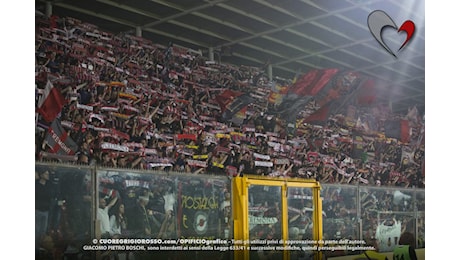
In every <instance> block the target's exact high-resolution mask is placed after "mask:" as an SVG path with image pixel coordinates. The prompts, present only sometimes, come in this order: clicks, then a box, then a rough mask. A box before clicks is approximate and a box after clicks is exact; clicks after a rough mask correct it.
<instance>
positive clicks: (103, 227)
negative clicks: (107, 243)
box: [97, 197, 118, 238]
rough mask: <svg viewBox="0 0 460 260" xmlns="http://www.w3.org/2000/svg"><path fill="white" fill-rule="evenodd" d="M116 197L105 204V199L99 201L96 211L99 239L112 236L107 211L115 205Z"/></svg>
mask: <svg viewBox="0 0 460 260" xmlns="http://www.w3.org/2000/svg"><path fill="white" fill-rule="evenodd" d="M117 200H118V197H114V198H112V200H111V201H110V202H109V204H107V201H106V200H105V198H100V199H99V207H98V209H97V219H98V220H99V223H100V234H101V238H111V237H112V236H113V233H112V228H111V226H110V217H109V210H110V209H111V208H112V207H113V205H115V203H117Z"/></svg>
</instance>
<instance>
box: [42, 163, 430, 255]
mask: <svg viewBox="0 0 460 260" xmlns="http://www.w3.org/2000/svg"><path fill="white" fill-rule="evenodd" d="M35 165H36V179H37V178H38V176H39V174H40V173H42V172H45V171H48V172H49V176H50V177H49V181H48V182H49V184H50V186H49V188H50V189H51V191H52V192H51V194H52V196H51V200H52V203H51V207H50V209H49V213H48V221H47V224H46V230H47V231H48V232H46V234H44V233H42V234H37V230H40V229H37V227H38V226H39V225H43V224H40V223H37V213H36V250H37V254H40V255H46V254H52V255H54V256H71V255H72V256H74V257H75V258H76V259H91V256H92V255H94V254H95V253H96V252H95V251H97V252H100V251H104V250H99V251H98V250H95V249H97V248H96V247H98V246H101V248H99V249H104V248H105V247H107V246H109V247H110V246H112V249H113V250H108V251H117V250H116V249H117V248H116V247H113V246H114V245H115V244H112V245H111V244H110V243H111V242H110V241H111V240H104V239H107V237H106V236H105V235H106V234H102V233H101V229H100V222H99V220H98V214H97V211H98V210H97V209H98V207H99V203H100V200H101V199H103V200H104V201H106V202H107V203H108V204H110V203H111V202H112V201H114V202H115V204H114V205H113V206H112V207H111V208H110V210H109V212H108V213H109V216H111V215H113V214H115V212H116V211H117V210H118V208H119V206H120V205H121V204H123V205H124V208H125V211H124V212H125V216H126V219H127V223H128V224H127V226H124V227H122V228H121V231H122V232H121V233H120V234H118V235H116V236H113V234H112V236H110V238H111V239H112V238H120V239H134V238H135V239H139V241H135V240H132V241H129V240H125V241H122V243H123V242H129V243H130V244H131V245H132V243H131V242H133V243H134V244H136V243H137V244H136V247H133V249H136V248H141V247H150V246H152V248H158V250H157V252H155V253H156V254H173V252H174V254H181V252H180V251H181V250H180V248H178V247H177V244H174V243H177V241H181V242H184V241H191V240H194V241H195V242H196V241H199V242H203V241H204V242H205V244H206V243H208V242H210V243H214V244H211V246H212V247H210V250H208V251H210V252H206V254H209V255H213V254H215V255H214V256H216V257H217V256H218V257H220V259H224V258H223V254H222V253H223V252H222V251H229V252H226V254H224V255H225V256H226V257H227V258H228V259H233V258H232V253H231V251H232V250H231V248H230V247H226V250H219V247H215V246H216V245H215V243H217V244H218V243H220V241H226V240H231V239H232V238H233V221H232V208H231V207H232V205H231V204H232V200H231V196H232V185H231V178H229V177H228V176H214V175H207V174H198V175H197V174H190V173H181V172H171V171H170V172H164V171H141V170H132V169H115V168H114V169H111V168H100V167H98V166H87V165H67V164H58V163H45V162H36V164H35ZM273 192H274V191H272V190H262V189H261V190H260V193H259V192H257V189H252V190H251V194H254V197H253V198H249V200H251V199H252V200H254V201H256V200H258V199H259V198H257V197H258V195H260V196H259V197H263V198H264V200H265V201H268V202H269V203H268V204H267V205H265V204H260V203H258V204H257V203H254V204H253V208H251V209H254V210H255V208H257V207H258V210H260V209H261V208H264V207H266V208H267V209H266V211H269V210H270V206H271V205H270V201H273V200H272V199H270V197H268V196H269V194H272V195H273ZM275 192H276V191H275ZM289 196H290V197H289V200H290V202H289V204H290V205H296V204H299V205H300V204H301V205H302V207H303V209H304V210H305V208H307V209H308V205H309V203H310V202H309V200H311V196H309V193H308V191H307V192H305V191H302V192H301V193H299V194H296V193H295V191H294V192H293V193H292V194H290V195H289ZM320 196H321V198H322V203H323V204H322V205H323V206H322V209H323V238H324V239H325V240H326V239H327V240H337V241H341V240H351V241H365V242H366V244H368V245H370V244H372V243H373V241H374V240H377V241H378V244H379V251H381V252H391V250H392V249H393V247H394V245H395V244H396V243H397V242H398V238H399V235H400V234H401V233H402V232H403V231H410V232H412V233H413V234H415V236H416V238H417V248H424V247H425V244H424V241H425V234H424V230H425V222H424V217H425V216H424V211H425V208H424V207H425V190H424V189H417V188H409V189H408V188H399V187H370V186H360V185H334V184H321V193H320ZM141 199H145V200H147V204H146V207H145V209H146V211H145V215H143V216H145V217H146V219H144V220H143V221H141V223H140V222H139V219H138V218H139V216H138V215H136V214H135V213H136V212H138V209H139V203H140V200H141ZM250 202H251V201H250ZM36 203H37V201H36ZM250 204H251V203H250ZM251 209H250V210H251ZM304 212H305V211H304ZM250 214H251V213H250ZM289 214H290V215H289V218H290V219H291V217H292V219H294V218H295V219H296V220H297V219H298V220H297V221H298V223H300V224H299V226H297V229H296V232H297V233H298V234H300V235H302V234H308V233H309V231H308V228H309V225H308V214H298V216H296V211H295V210H293V211H292V212H291V211H290V212H289ZM250 217H251V216H250ZM255 217H256V216H255V215H254V216H253V218H255ZM267 219H268V218H267ZM302 219H303V220H302ZM250 222H251V220H250ZM134 223H136V224H134ZM293 223H294V222H293ZM296 223H297V222H296ZM302 223H303V225H302ZM305 223H307V224H306V225H305ZM310 223H311V220H310ZM250 224H251V223H250ZM143 225H144V226H143ZM139 226H142V227H147V228H148V229H149V230H148V232H147V231H146V230H145V229H140V228H139ZM250 232H251V233H258V232H262V233H263V230H262V229H261V230H257V232H256V230H255V229H252V230H251V231H250ZM141 238H142V239H147V240H142V241H140V239H141ZM187 239H188V240H187ZM101 241H102V242H103V243H101ZM108 241H109V242H108ZM145 241H147V242H145ZM116 242H117V243H118V242H120V241H119V240H117V241H116ZM138 242H139V243H138ZM104 243H105V244H104ZM208 244H209V243H208ZM117 245H118V246H120V244H119V243H118V244H117ZM175 246H176V249H179V250H173V249H174V247H175ZM120 248H121V247H120ZM120 248H119V249H120ZM125 248H126V245H125ZM105 249H107V248H105ZM162 249H165V250H162ZM220 249H223V247H221V248H220ZM229 249H230V250H229ZM125 253H126V254H137V251H136V250H132V251H129V250H127V251H126V252H125ZM201 254H205V252H202V253H201ZM324 255H325V256H326V257H328V252H325V254H324ZM329 255H330V257H332V254H329ZM85 257H86V258H85ZM196 257H197V259H198V258H199V257H202V256H200V255H199V254H197V255H196ZM210 257H211V256H210ZM227 258H225V259H227ZM37 259H40V258H37ZM43 259H44V258H43ZM54 259H60V258H54ZM216 259H217V258H216ZM251 259H252V258H251ZM260 259H261V258H260Z"/></svg>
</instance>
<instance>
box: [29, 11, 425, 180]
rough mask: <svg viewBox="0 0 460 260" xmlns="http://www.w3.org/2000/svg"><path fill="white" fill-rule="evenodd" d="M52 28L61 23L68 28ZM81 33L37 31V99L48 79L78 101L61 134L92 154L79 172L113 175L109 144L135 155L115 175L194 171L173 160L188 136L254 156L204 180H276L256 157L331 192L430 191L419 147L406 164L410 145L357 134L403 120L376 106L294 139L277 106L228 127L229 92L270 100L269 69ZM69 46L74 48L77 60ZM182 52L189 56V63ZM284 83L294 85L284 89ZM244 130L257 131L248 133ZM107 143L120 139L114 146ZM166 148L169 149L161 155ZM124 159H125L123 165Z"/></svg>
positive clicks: (224, 161) (212, 161)
mask: <svg viewBox="0 0 460 260" xmlns="http://www.w3.org/2000/svg"><path fill="white" fill-rule="evenodd" d="M55 19H57V20H58V21H62V19H61V18H55ZM80 23H81V22H79V21H78V22H76V21H74V22H73V23H72V24H69V23H62V22H57V23H55V24H56V26H57V27H58V28H59V27H60V26H64V24H65V28H60V29H62V30H64V31H66V32H68V34H69V35H71V37H66V38H62V37H60V35H59V34H58V33H57V32H56V31H49V30H45V29H42V28H41V27H40V26H43V25H41V24H40V23H37V24H38V28H36V29H37V30H36V32H37V35H38V37H37V41H36V72H37V77H36V83H37V91H38V92H37V93H38V96H40V95H41V93H42V91H43V88H44V86H45V84H46V81H47V80H48V79H51V80H52V81H53V82H54V83H55V85H56V86H59V89H61V91H62V92H63V94H65V95H66V97H67V98H68V99H69V100H70V101H72V102H70V103H68V104H67V105H65V106H64V108H63V113H61V116H60V120H61V122H65V123H66V124H65V125H64V127H65V128H66V130H67V131H68V133H69V135H70V137H71V138H72V139H73V140H74V141H75V142H76V143H77V144H78V145H79V146H80V147H79V150H80V151H82V152H83V153H85V152H84V151H87V152H86V153H85V154H86V156H87V157H88V158H87V159H88V160H86V158H84V157H82V159H81V160H80V161H78V163H85V164H86V163H88V162H89V163H91V162H93V161H94V162H97V163H98V164H99V165H101V164H103V165H105V166H107V167H108V166H109V165H111V164H110V163H109V162H108V161H107V158H106V159H104V160H102V158H100V157H99V156H100V153H99V152H98V151H99V150H101V147H100V146H101V145H102V143H104V142H108V143H110V144H116V145H121V147H119V148H120V149H124V150H126V149H128V151H129V152H117V153H116V154H118V155H115V156H114V158H113V159H114V160H115V161H117V165H116V167H127V168H137V169H146V168H148V167H147V166H148V165H149V163H157V162H158V161H161V162H162V163H174V162H178V163H179V164H174V167H175V169H179V170H180V169H182V168H185V167H184V166H187V164H184V162H183V159H184V158H182V156H179V155H180V154H181V153H177V152H176V151H177V150H178V149H182V148H183V146H184V145H185V144H179V143H174V141H175V140H174V135H176V134H185V133H190V132H191V131H198V132H199V133H200V134H201V135H203V134H206V135H209V134H211V135H215V133H221V132H223V133H224V134H228V133H230V132H231V131H239V132H241V133H242V134H244V135H246V137H244V138H243V139H244V140H241V141H238V142H237V141H236V140H234V139H229V141H230V142H229V144H228V145H230V146H235V145H236V146H242V145H243V144H244V145H248V146H246V147H245V149H244V150H241V151H240V152H239V154H240V155H241V154H243V155H244V154H245V153H248V154H249V157H250V158H238V157H234V156H233V155H230V154H222V153H221V154H219V155H217V156H216V154H215V153H214V154H213V156H212V157H210V158H209V159H208V161H207V162H209V165H208V167H204V168H203V167H202V168H201V172H203V173H213V174H215V173H218V174H221V173H223V172H225V170H224V171H222V168H221V167H220V166H225V167H227V166H233V167H236V168H237V169H238V170H239V172H241V173H242V174H245V173H246V174H247V173H252V174H256V173H259V174H269V173H270V172H272V171H273V170H271V169H269V168H267V167H260V166H257V167H255V165H254V158H252V157H253V156H252V153H253V152H257V153H260V154H267V155H269V156H270V158H271V160H275V159H280V158H288V160H289V165H294V166H293V167H292V169H291V171H292V175H293V176H301V177H311V176H312V174H315V173H316V174H317V175H318V177H319V178H320V180H321V181H322V182H326V183H350V184H357V183H360V184H362V185H382V186H386V185H387V186H388V185H389V186H402V187H412V186H416V187H424V181H423V172H422V170H420V169H421V168H422V165H423V160H424V154H423V151H424V147H423V143H422V142H417V143H416V145H414V146H413V147H415V154H414V156H413V157H404V158H406V160H401V156H402V153H401V148H402V147H410V146H409V145H406V144H401V143H398V142H395V141H394V139H387V138H381V137H376V135H375V133H371V132H365V131H364V130H365V129H364V128H362V126H358V125H354V126H352V125H351V124H350V122H349V120H356V118H358V117H359V118H360V119H361V120H363V119H365V118H371V119H372V118H378V121H376V120H374V121H376V122H374V123H372V122H371V121H372V120H368V121H369V125H370V126H372V129H373V130H376V131H380V130H382V129H383V130H384V128H383V124H382V125H379V124H380V123H382V122H384V121H385V120H389V119H391V120H393V119H399V118H401V116H397V115H391V114H389V113H387V112H385V110H384V109H381V108H379V107H378V106H375V107H373V108H370V109H367V108H361V107H354V109H352V110H353V113H350V114H347V116H343V115H340V114H338V115H334V114H332V115H331V116H330V118H329V121H328V122H327V124H326V125H325V126H323V127H317V126H312V125H310V124H300V125H299V126H297V128H296V129H295V130H296V132H293V133H292V136H286V132H287V129H286V127H285V118H280V117H279V116H278V115H277V113H276V107H277V105H275V104H272V103H270V102H268V104H267V99H266V98H265V97H264V98H261V99H257V98H254V102H253V103H252V104H250V105H249V106H248V107H247V108H246V109H247V112H246V115H245V118H244V120H243V123H242V124H235V123H233V122H230V121H223V120H222V113H221V112H222V111H220V108H215V107H218V104H216V101H217V100H218V98H219V97H220V96H219V95H220V94H221V93H223V91H225V90H234V91H242V92H244V93H249V94H254V93H256V95H262V93H267V94H268V93H269V89H267V88H266V85H267V84H268V83H269V82H268V78H267V76H266V75H265V74H264V73H263V69H262V68H260V69H257V68H249V67H247V66H240V67H236V66H229V65H224V64H206V59H205V57H201V56H199V55H191V54H190V53H187V52H186V51H185V50H181V48H177V47H176V46H174V44H172V45H170V46H167V47H159V46H151V47H146V46H147V44H145V43H142V42H141V41H139V39H135V38H133V37H132V36H130V35H127V34H121V35H118V36H116V37H107V38H106V39H104V38H102V37H101V38H100V39H98V40H96V43H95V44H92V43H93V41H94V38H93V37H91V36H89V35H87V34H86V32H92V33H97V34H100V33H101V31H97V32H96V31H93V30H95V28H96V27H91V26H89V27H87V26H86V25H85V26H80ZM47 39H55V40H53V41H50V40H47ZM67 46H74V47H77V48H73V49H72V50H70V49H68V47H67ZM101 46H104V47H101ZM171 48H173V49H171ZM181 52H184V53H183V55H182V53H181ZM100 54H103V55H100ZM101 57H104V58H101ZM128 57H129V58H128ZM113 61H116V62H113ZM279 83H280V84H284V85H289V84H290V83H289V82H284V81H283V82H279ZM275 84H276V82H275ZM141 93H142V94H141ZM267 96H268V95H267ZM313 103H314V102H312V103H311V104H308V105H307V106H306V107H305V109H304V108H302V109H304V110H303V111H299V115H302V116H303V117H305V116H306V115H308V114H309V113H310V112H308V111H314V109H315V108H314V104H313ZM182 111H183V112H182ZM350 111H351V110H350ZM351 116H353V118H352V117H351ZM347 117H348V118H347ZM39 119H40V117H39ZM347 120H348V121H347ZM411 120H412V119H411ZM39 122H40V120H39ZM371 123H372V124H371ZM411 124H412V126H414V127H413V129H422V127H423V125H421V123H420V121H416V120H415V121H414V120H412V121H411ZM194 127H197V128H199V129H198V130H196V129H193V128H194ZM246 128H253V130H252V131H246V130H245V129H246ZM44 129H45V130H46V127H45V128H44ZM112 129H115V130H116V131H118V132H119V133H121V134H122V135H123V136H120V135H118V133H116V132H114V131H113V130H112ZM192 129H193V130H192ZM230 129H231V130H230ZM366 131H367V130H366ZM269 132H275V133H277V134H278V136H277V137H275V138H274V137H272V136H270V138H268V135H267V134H268V133H269ZM363 132H365V133H366V135H367V137H369V138H367V139H366V138H364V139H363V143H364V144H363V147H364V148H365V149H364V152H360V151H354V149H355V147H354V146H353V142H350V140H352V139H353V138H352V137H353V134H356V133H359V134H363ZM419 132H420V133H422V134H423V132H421V131H415V132H414V137H417V136H418V135H419ZM363 135H364V134H363ZM89 136H91V137H92V139H91V141H88V140H90V138H88V137H89ZM109 136H110V137H112V138H114V139H112V140H109V141H108V139H110V138H109ZM44 139H45V138H44ZM84 140H86V141H87V142H85V141H84ZM119 140H128V141H129V143H131V145H132V146H129V147H127V146H126V143H120V142H118V141H119ZM147 140H149V141H147ZM298 140H305V141H306V144H302V145H297V144H296V145H294V144H295V143H296V142H297V141H298ZM392 140H393V141H392ZM420 140H422V139H420ZM159 141H160V142H163V145H161V146H159V145H158V144H159V143H160V142H159ZM145 142H148V143H151V144H152V145H151V146H150V147H148V149H152V151H150V152H151V153H150V155H149V156H144V155H143V154H142V151H141V150H142V149H145V148H147V146H146V144H145ZM216 144H217V142H216ZM194 145H196V146H198V147H200V149H202V148H203V147H207V148H208V152H215V151H214V149H215V147H217V146H215V147H211V146H208V145H204V139H201V138H199V139H197V140H196V141H195V143H194ZM278 145H283V146H287V147H286V150H284V148H283V149H282V150H280V149H278V148H277V149H274V148H276V147H279V146H278ZM88 146H89V147H88ZM230 146H226V147H230ZM40 147H41V145H37V154H39V153H40V152H41V151H43V150H42V149H40ZM88 150H89V151H88ZM154 151H155V152H156V154H155V155H154ZM105 152H106V151H105ZM308 152H316V153H320V154H321V157H318V158H317V159H318V161H317V162H315V163H313V164H307V163H306V161H305V158H306V157H305V153H308ZM135 153H138V154H137V155H136V154H135ZM205 153H206V152H203V151H202V152H201V154H205ZM199 154H200V153H199V150H194V151H193V152H192V154H191V155H190V156H193V155H199ZM302 154H304V155H302ZM358 154H359V155H362V156H360V157H362V158H355V161H354V162H352V163H349V164H348V167H347V170H346V172H342V171H340V170H336V169H340V164H341V163H342V161H343V160H344V159H345V158H350V157H352V156H353V155H358ZM226 155H227V156H228V157H227V158H225V156H226ZM123 156H125V158H126V157H128V158H127V159H122V158H121V157H123ZM129 157H131V158H129ZM244 157H245V156H244ZM297 157H298V158H297ZM302 158H303V159H302ZM331 158H332V159H333V161H334V163H333V164H332V165H331V166H332V168H331V169H329V170H326V169H325V168H324V167H322V166H320V165H319V162H322V163H324V162H325V160H329V159H331ZM407 158H408V159H407ZM57 160H60V159H57ZM86 161H88V162H86ZM294 161H296V162H294ZM307 162H308V161H307ZM310 163H311V162H310ZM112 164H113V163H112ZM243 165H244V168H243ZM365 165H369V166H368V167H366V166H365ZM114 166H115V165H114ZM390 167H391V169H389V168H390ZM169 168H170V167H166V168H165V169H169ZM303 168H309V170H308V171H307V172H310V173H312V174H310V175H301V174H299V172H298V170H299V169H303ZM156 169H158V168H156ZM195 170H198V169H195ZM195 170H192V169H187V170H186V171H189V172H194V171H195ZM278 171H279V169H278ZM275 172H277V171H276V170H275ZM304 173H305V172H304ZM360 173H361V175H360V176H359V177H358V174H360ZM377 180H380V184H377V183H379V182H378V181H377Z"/></svg>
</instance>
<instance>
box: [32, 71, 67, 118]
mask: <svg viewBox="0 0 460 260" xmlns="http://www.w3.org/2000/svg"><path fill="white" fill-rule="evenodd" d="M65 103H66V101H65V98H64V96H62V94H61V91H60V90H59V89H57V88H55V87H54V86H53V84H52V83H51V81H49V80H48V82H47V83H46V87H45V90H44V93H43V95H42V96H41V97H40V99H39V100H38V105H37V108H38V109H37V112H38V113H40V115H41V116H42V117H43V119H44V120H45V121H46V122H52V121H53V120H54V119H55V118H56V117H57V115H58V114H59V113H60V112H61V110H62V107H63V106H64V105H65Z"/></svg>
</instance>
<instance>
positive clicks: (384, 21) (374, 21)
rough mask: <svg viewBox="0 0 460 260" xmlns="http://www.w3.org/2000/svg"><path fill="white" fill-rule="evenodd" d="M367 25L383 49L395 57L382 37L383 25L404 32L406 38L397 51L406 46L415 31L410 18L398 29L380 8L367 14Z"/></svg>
mask: <svg viewBox="0 0 460 260" xmlns="http://www.w3.org/2000/svg"><path fill="white" fill-rule="evenodd" d="M367 26H368V27H369V30H370V31H371V33H372V35H373V36H374V38H375V39H376V40H377V42H378V43H380V45H382V47H383V48H385V50H386V51H387V52H389V53H390V54H391V55H393V56H394V57H396V54H394V52H393V51H392V50H391V49H390V48H389V47H388V45H387V44H386V43H385V42H384V41H383V39H382V30H383V29H384V28H385V27H391V28H394V29H396V30H398V33H399V32H401V31H405V32H406V34H407V36H406V40H405V41H404V42H403V44H402V45H401V47H399V49H398V51H400V50H401V49H402V48H403V47H404V46H406V44H407V43H408V42H409V40H410V39H411V38H412V36H413V35H414V31H415V24H414V22H412V21H411V20H407V21H405V22H404V23H403V24H402V25H401V27H399V29H398V27H397V26H396V24H395V22H393V19H391V17H390V16H389V15H388V14H386V13H385V12H384V11H382V10H376V11H373V12H372V13H370V14H369V16H368V17H367Z"/></svg>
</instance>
